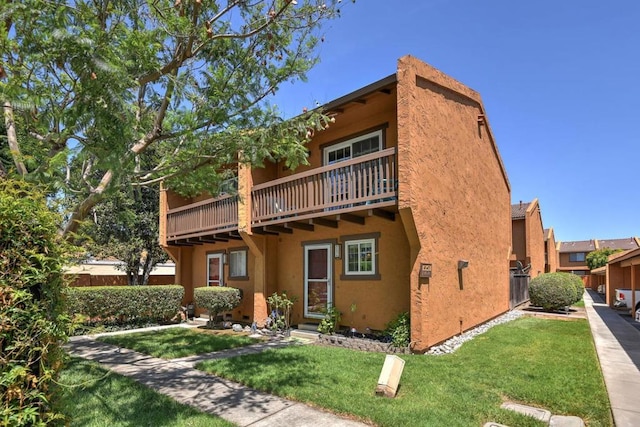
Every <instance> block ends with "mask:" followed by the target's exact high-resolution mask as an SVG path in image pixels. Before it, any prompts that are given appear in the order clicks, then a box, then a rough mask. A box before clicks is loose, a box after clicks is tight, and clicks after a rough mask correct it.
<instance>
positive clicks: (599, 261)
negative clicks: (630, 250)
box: [586, 248, 622, 270]
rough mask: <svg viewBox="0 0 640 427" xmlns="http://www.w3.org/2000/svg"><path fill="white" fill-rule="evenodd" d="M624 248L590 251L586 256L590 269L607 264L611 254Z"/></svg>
mask: <svg viewBox="0 0 640 427" xmlns="http://www.w3.org/2000/svg"><path fill="white" fill-rule="evenodd" d="M621 251H622V249H611V248H602V249H598V250H596V251H593V252H589V253H588V254H587V257H586V261H587V265H588V266H589V269H590V270H593V269H595V268H599V267H602V266H605V265H607V261H608V259H609V255H611V254H615V253H617V252H621Z"/></svg>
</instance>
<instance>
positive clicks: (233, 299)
mask: <svg viewBox="0 0 640 427" xmlns="http://www.w3.org/2000/svg"><path fill="white" fill-rule="evenodd" d="M193 299H194V302H195V304H196V307H199V308H203V309H205V310H207V311H208V312H209V325H210V326H213V325H214V324H215V321H216V318H217V317H218V314H220V313H224V312H225V311H231V310H233V309H234V308H236V307H237V306H238V305H240V301H241V300H242V292H241V290H240V289H237V288H231V287H228V286H206V287H200V288H195V289H194V291H193Z"/></svg>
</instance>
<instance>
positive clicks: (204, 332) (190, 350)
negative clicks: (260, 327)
mask: <svg viewBox="0 0 640 427" xmlns="http://www.w3.org/2000/svg"><path fill="white" fill-rule="evenodd" d="M98 341H102V342H105V343H108V344H114V345H117V346H119V347H125V348H130V349H132V350H135V351H138V352H140V353H144V354H148V355H151V356H154V357H161V358H164V359H175V358H178V357H186V356H192V355H195V354H203V353H210V352H212V351H219V350H226V349H230V348H236V347H242V346H246V345H250V344H254V343H256V342H259V340H256V339H253V338H249V337H248V336H246V335H239V334H236V333H233V334H231V333H229V331H226V330H225V331H215V330H210V329H186V328H170V329H162V330H158V331H150V332H136V333H131V334H122V335H110V336H104V337H100V338H98Z"/></svg>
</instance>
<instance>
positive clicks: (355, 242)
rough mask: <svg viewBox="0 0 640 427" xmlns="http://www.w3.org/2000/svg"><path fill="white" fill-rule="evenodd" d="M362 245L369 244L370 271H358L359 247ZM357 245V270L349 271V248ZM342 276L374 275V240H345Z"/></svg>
mask: <svg viewBox="0 0 640 427" xmlns="http://www.w3.org/2000/svg"><path fill="white" fill-rule="evenodd" d="M362 243H370V244H371V270H370V271H360V245H361V244H362ZM353 245H358V270H357V271H352V270H349V246H353ZM343 258H344V259H343V262H344V274H345V275H349V276H370V275H372V274H376V239H375V238H372V239H358V240H346V241H345V242H344V257H343Z"/></svg>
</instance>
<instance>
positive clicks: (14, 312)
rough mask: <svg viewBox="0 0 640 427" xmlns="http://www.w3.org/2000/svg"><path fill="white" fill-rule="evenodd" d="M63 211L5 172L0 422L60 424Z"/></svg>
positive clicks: (64, 328)
mask: <svg viewBox="0 0 640 427" xmlns="http://www.w3.org/2000/svg"><path fill="white" fill-rule="evenodd" d="M60 222H61V218H60V217H59V216H58V215H56V214H55V213H53V212H52V211H51V210H49V208H48V207H47V203H46V199H45V196H44V195H43V194H42V193H41V192H39V191H37V190H36V189H34V188H33V187H31V186H29V185H28V184H26V183H24V182H22V181H12V180H0V301H2V303H1V304H0V360H1V361H2V363H0V403H1V405H0V424H2V425H10V426H34V425H55V424H62V423H63V422H64V416H63V415H62V414H61V413H59V412H58V411H57V410H56V405H55V402H56V399H55V394H54V393H53V392H54V390H55V387H54V384H55V382H56V380H57V378H58V374H59V370H60V368H61V364H62V357H63V351H62V348H61V345H62V343H63V342H64V341H66V339H67V333H68V329H69V325H70V322H69V318H68V317H67V316H66V315H65V314H64V313H65V310H64V306H63V298H62V290H63V288H64V287H65V286H66V284H65V282H64V278H63V277H64V276H63V274H62V267H63V265H64V264H65V258H66V255H67V251H66V248H67V247H66V245H65V243H64V242H63V241H62V240H61V238H60V237H59V234H58V227H59V224H60Z"/></svg>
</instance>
